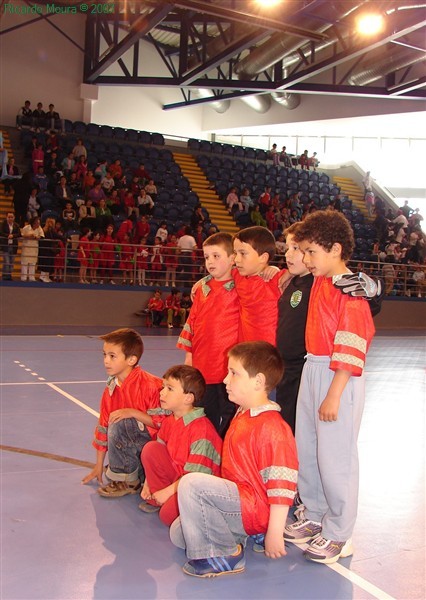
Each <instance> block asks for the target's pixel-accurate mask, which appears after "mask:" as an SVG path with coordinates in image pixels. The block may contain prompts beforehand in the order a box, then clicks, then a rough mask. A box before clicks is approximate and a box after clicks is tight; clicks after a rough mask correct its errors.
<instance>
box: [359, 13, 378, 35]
mask: <svg viewBox="0 0 426 600" xmlns="http://www.w3.org/2000/svg"><path fill="white" fill-rule="evenodd" d="M382 29H383V17H382V16H381V15H364V16H363V17H361V18H360V19H358V22H357V30H358V32H359V33H362V34H363V35H373V34H375V33H379V31H381V30H382Z"/></svg>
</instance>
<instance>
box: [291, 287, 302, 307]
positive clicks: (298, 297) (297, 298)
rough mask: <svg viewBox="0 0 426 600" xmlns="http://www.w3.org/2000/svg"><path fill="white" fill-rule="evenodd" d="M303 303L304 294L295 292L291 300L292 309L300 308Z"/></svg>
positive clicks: (298, 291)
mask: <svg viewBox="0 0 426 600" xmlns="http://www.w3.org/2000/svg"><path fill="white" fill-rule="evenodd" d="M301 301H302V292H301V291H300V290H297V292H293V293H292V295H291V298H290V306H291V308H296V306H299V304H300V302H301Z"/></svg>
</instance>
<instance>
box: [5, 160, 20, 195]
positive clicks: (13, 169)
mask: <svg viewBox="0 0 426 600" xmlns="http://www.w3.org/2000/svg"><path fill="white" fill-rule="evenodd" d="M16 177H19V169H18V167H17V166H16V165H15V159H14V158H9V160H8V161H7V165H6V177H5V178H4V179H3V183H4V191H5V193H6V194H10V189H11V185H12V183H13V182H14V181H15V179H16Z"/></svg>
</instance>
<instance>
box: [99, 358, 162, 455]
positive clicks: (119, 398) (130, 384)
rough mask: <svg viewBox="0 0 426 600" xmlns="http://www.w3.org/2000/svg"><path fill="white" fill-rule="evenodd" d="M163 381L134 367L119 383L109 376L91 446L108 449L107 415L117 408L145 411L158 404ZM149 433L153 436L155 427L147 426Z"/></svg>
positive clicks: (104, 450) (103, 449)
mask: <svg viewBox="0 0 426 600" xmlns="http://www.w3.org/2000/svg"><path fill="white" fill-rule="evenodd" d="M162 387H163V382H162V380H161V379H160V378H159V377H156V376H155V375H151V373H147V372H146V371H143V370H142V369H141V368H140V367H139V366H137V367H135V368H134V369H133V370H132V372H131V373H130V375H128V376H127V377H126V379H125V380H124V381H123V383H122V384H121V385H118V384H117V381H116V378H115V377H110V378H109V379H108V381H107V387H106V388H105V390H104V393H103V395H102V400H101V410H100V416H99V421H98V424H97V426H96V429H95V437H94V440H93V446H94V447H95V448H96V450H100V451H101V452H106V451H107V450H108V422H109V415H110V414H111V413H112V412H113V411H114V410H118V409H119V408H136V409H137V410H140V411H142V412H147V411H148V409H149V408H157V407H158V406H159V405H160V390H161V389H162ZM147 429H148V431H149V433H150V434H151V436H152V437H154V438H155V436H156V434H157V430H156V429H152V428H151V427H147Z"/></svg>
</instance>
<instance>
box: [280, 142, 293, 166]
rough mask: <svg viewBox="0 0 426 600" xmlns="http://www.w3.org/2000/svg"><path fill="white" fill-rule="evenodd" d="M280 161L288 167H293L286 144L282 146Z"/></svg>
mask: <svg viewBox="0 0 426 600" xmlns="http://www.w3.org/2000/svg"><path fill="white" fill-rule="evenodd" d="M280 162H282V163H283V165H284V166H285V167H287V168H288V169H291V160H290V157H289V155H288V154H287V148H286V147H285V146H283V147H282V150H281V152H280Z"/></svg>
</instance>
